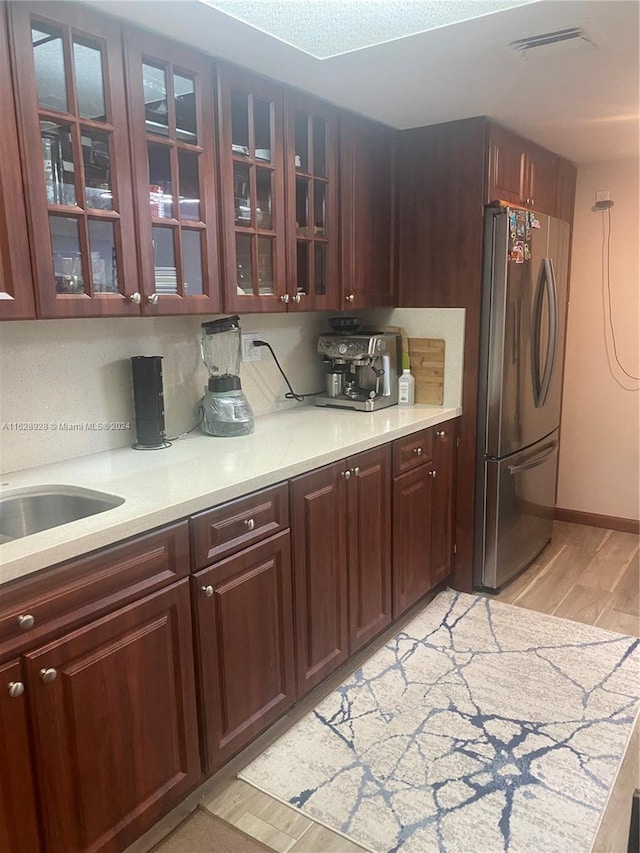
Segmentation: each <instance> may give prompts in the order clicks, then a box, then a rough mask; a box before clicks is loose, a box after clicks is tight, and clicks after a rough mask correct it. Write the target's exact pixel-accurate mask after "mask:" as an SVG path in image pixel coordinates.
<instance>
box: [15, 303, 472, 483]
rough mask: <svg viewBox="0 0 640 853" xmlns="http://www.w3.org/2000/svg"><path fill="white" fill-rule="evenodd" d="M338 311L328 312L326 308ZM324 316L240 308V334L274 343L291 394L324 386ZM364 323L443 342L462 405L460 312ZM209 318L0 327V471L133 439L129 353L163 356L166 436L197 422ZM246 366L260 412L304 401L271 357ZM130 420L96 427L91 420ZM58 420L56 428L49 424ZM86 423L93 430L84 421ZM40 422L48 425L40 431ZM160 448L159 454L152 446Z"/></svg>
mask: <svg viewBox="0 0 640 853" xmlns="http://www.w3.org/2000/svg"><path fill="white" fill-rule="evenodd" d="M331 313H335V312H331ZM328 316H331V314H327V313H300V314H295V315H281V314H247V315H244V316H242V317H241V328H242V331H243V332H253V333H257V334H259V335H260V336H261V337H264V339H265V340H266V341H268V342H269V343H270V344H271V346H272V347H273V349H274V351H275V353H276V355H277V356H278V360H279V361H280V364H281V365H282V368H283V370H284V371H285V373H286V374H287V376H288V378H289V381H290V382H291V384H292V386H293V388H294V390H295V391H296V393H298V394H308V393H314V392H317V391H320V390H322V388H323V384H324V374H323V368H322V364H321V361H320V358H319V357H318V355H317V354H316V341H317V337H318V334H319V333H320V332H321V331H326V330H327V328H328V326H327V322H326V321H327V317H328ZM359 316H362V317H363V318H365V319H368V320H370V321H371V322H384V323H389V324H391V325H403V326H404V327H405V329H406V331H407V332H408V334H410V335H420V336H422V337H443V338H445V340H446V362H445V400H444V405H446V406H457V405H459V404H460V388H461V358H462V355H461V354H462V339H463V335H464V311H463V310H462V309H450V310H449V309H446V310H444V309H442V310H435V309H434V310H432V309H417V308H412V309H395V310H387V311H375V312H374V311H369V312H360V313H359ZM208 319H211V318H209V317H166V318H164V317H163V318H144V317H143V318H133V317H131V318H117V319H107V318H100V319H90V320H35V321H34V320H31V321H14V322H7V323H3V324H2V326H0V356H1V357H0V470H1V471H2V473H9V472H10V471H19V470H21V469H24V468H31V467H35V466H38V465H44V464H46V463H48V462H59V461H62V460H64V459H72V458H75V457H77V456H86V455H88V454H91V453H98V452H100V451H102V450H109V449H112V448H116V447H124V446H127V445H129V444H133V442H134V441H135V429H134V412H133V390H132V384H131V363H130V360H129V359H130V358H131V356H134V355H147V356H148V355H161V356H163V382H164V399H165V422H166V433H167V436H168V437H173V436H177V435H180V434H181V433H183V432H185V431H186V430H188V429H189V428H190V427H191V426H193V425H194V424H195V423H196V422H197V420H198V401H199V399H200V398H201V397H202V394H203V393H204V389H205V385H206V381H207V372H206V370H205V368H204V367H203V365H202V363H201V361H200V351H199V347H198V336H199V332H200V324H201V323H202V322H203V321H205V320H208ZM261 353H262V360H261V361H260V362H255V363H248V364H243V365H242V368H241V378H242V387H243V390H244V391H245V392H246V394H247V397H248V398H249V401H250V403H251V406H252V408H253V410H254V413H255V415H256V416H257V417H259V416H260V415H264V414H269V413H272V412H277V411H280V410H282V409H288V408H291V407H292V406H299V405H304V404H303V403H298V402H296V401H295V400H287V399H285V397H284V394H285V392H286V391H287V387H286V384H285V382H284V380H283V378H282V376H281V374H280V372H279V371H278V369H277V367H276V365H275V363H274V361H273V359H272V357H271V354H270V353H269V351H268V350H267V349H265V348H262V349H261ZM122 423H124V424H127V423H128V424H130V429H125V430H122V429H116V428H112V429H99V428H98V427H97V425H98V424H107V425H110V424H122ZM53 425H55V428H54V427H53ZM91 426H93V428H91ZM45 427H46V428H45ZM158 452H159V451H158Z"/></svg>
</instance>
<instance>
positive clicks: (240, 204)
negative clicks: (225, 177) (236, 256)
mask: <svg viewBox="0 0 640 853" xmlns="http://www.w3.org/2000/svg"><path fill="white" fill-rule="evenodd" d="M233 196H234V208H235V224H236V225H240V226H244V227H245V228H249V227H250V226H251V194H250V189H249V166H248V165H247V164H246V163H234V164H233Z"/></svg>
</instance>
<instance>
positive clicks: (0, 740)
mask: <svg viewBox="0 0 640 853" xmlns="http://www.w3.org/2000/svg"><path fill="white" fill-rule="evenodd" d="M23 690H24V679H23V677H22V670H21V667H20V664H19V662H18V661H12V662H11V663H7V664H4V666H1V667H0V850H6V851H7V853H9V851H10V853H37V851H38V850H40V849H41V848H40V840H39V838H38V816H37V812H36V802H35V791H34V786H33V776H32V772H31V755H30V752H29V734H28V730H27V708H26V695H25V693H24V692H21V691H23Z"/></svg>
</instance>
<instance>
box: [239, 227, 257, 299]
mask: <svg viewBox="0 0 640 853" xmlns="http://www.w3.org/2000/svg"><path fill="white" fill-rule="evenodd" d="M251 243H252V238H251V237H250V236H249V235H248V234H236V286H237V292H238V294H239V295H243V296H251V295H252V294H253V271H252V263H251V261H252V251H251V249H252V245H251Z"/></svg>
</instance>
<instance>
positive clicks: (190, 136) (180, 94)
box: [126, 30, 220, 314]
mask: <svg viewBox="0 0 640 853" xmlns="http://www.w3.org/2000/svg"><path fill="white" fill-rule="evenodd" d="M126 63H127V87H128V95H129V109H130V114H129V122H130V133H131V150H132V155H133V167H134V177H135V182H136V190H137V213H138V237H139V250H140V268H141V276H142V305H143V312H144V313H145V314H180V313H184V314H198V313H206V314H211V313H217V312H219V311H220V280H219V269H218V260H219V255H218V242H217V229H218V225H217V216H216V199H217V193H216V177H215V161H216V151H215V142H214V107H213V105H214V94H215V93H214V83H213V80H214V65H213V62H212V60H211V59H209V58H207V57H206V56H204V55H202V54H199V53H197V52H196V51H193V50H190V49H189V48H187V47H183V46H182V45H179V44H177V43H176V42H172V41H168V40H164V39H162V38H160V37H157V36H153V35H151V34H149V33H143V32H138V31H133V30H132V31H127V34H126Z"/></svg>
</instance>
